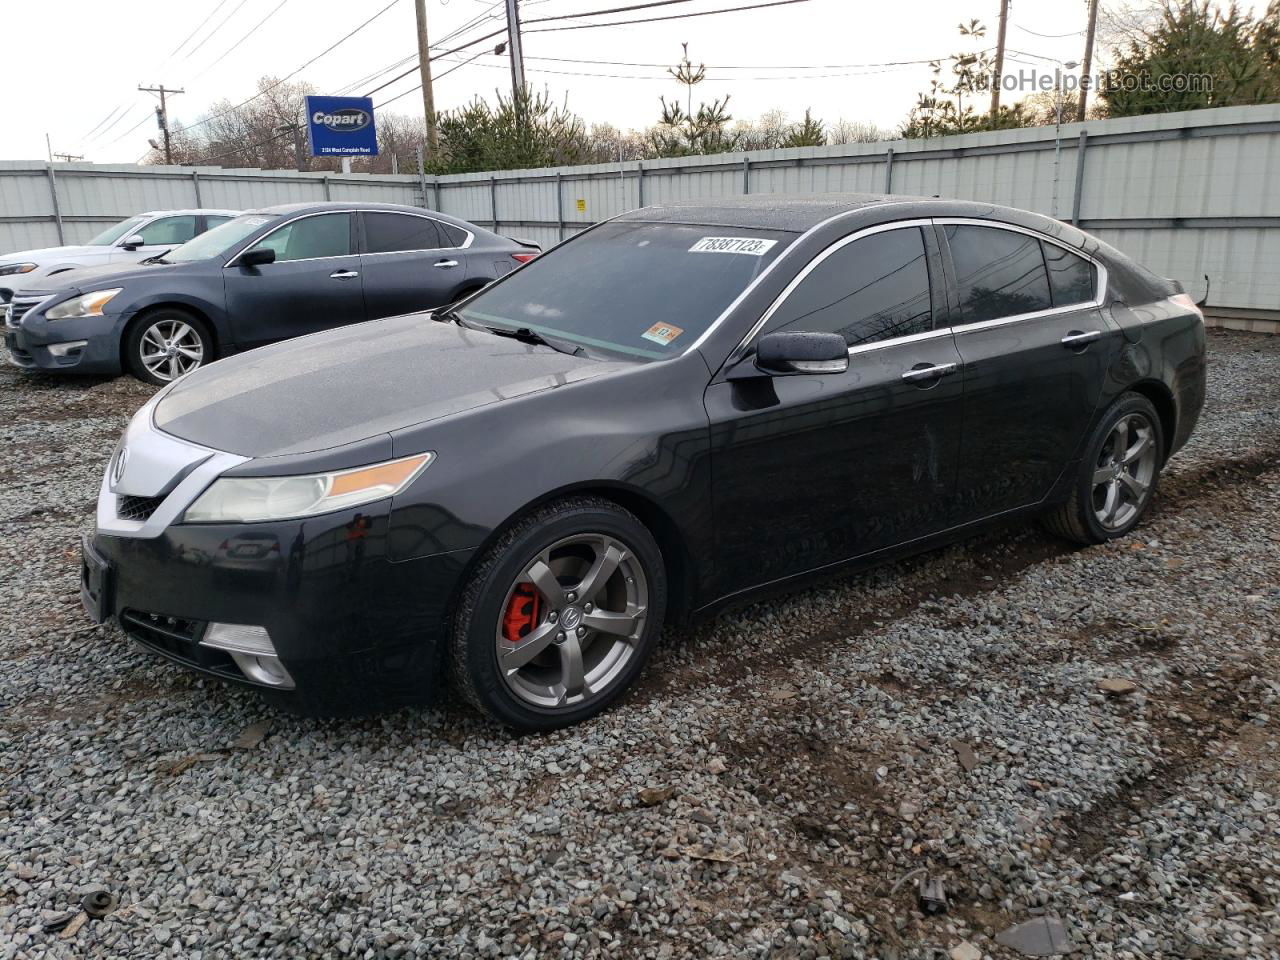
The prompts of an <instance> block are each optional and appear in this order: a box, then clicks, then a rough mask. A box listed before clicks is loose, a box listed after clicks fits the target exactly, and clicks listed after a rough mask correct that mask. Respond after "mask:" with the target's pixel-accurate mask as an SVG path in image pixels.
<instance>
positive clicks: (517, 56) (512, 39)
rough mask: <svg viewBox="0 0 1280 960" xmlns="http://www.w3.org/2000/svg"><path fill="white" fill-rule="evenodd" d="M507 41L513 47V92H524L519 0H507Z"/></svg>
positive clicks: (516, 93) (515, 93)
mask: <svg viewBox="0 0 1280 960" xmlns="http://www.w3.org/2000/svg"><path fill="white" fill-rule="evenodd" d="M507 41H508V46H509V47H510V48H511V94H512V96H513V97H515V98H516V99H519V97H520V94H522V93H524V44H523V43H522V42H521V39H520V10H519V7H518V6H517V0H507Z"/></svg>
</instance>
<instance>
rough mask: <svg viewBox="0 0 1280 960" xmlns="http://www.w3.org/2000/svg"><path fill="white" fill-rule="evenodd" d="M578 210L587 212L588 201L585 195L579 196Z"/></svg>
mask: <svg viewBox="0 0 1280 960" xmlns="http://www.w3.org/2000/svg"><path fill="white" fill-rule="evenodd" d="M578 212H579V213H586V212H587V201H586V198H585V197H579V198H578Z"/></svg>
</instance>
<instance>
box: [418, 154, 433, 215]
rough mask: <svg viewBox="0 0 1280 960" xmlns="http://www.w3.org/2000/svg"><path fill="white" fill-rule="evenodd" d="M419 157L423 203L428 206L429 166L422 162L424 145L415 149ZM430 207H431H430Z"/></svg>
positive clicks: (419, 177)
mask: <svg viewBox="0 0 1280 960" xmlns="http://www.w3.org/2000/svg"><path fill="white" fill-rule="evenodd" d="M414 154H415V155H416V156H417V159H418V186H419V187H420V188H421V189H422V205H423V206H424V207H426V206H427V168H426V165H425V164H423V162H422V147H418V148H417V149H415V150H414ZM428 209H430V208H429V207H428Z"/></svg>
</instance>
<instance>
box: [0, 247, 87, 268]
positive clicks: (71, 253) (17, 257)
mask: <svg viewBox="0 0 1280 960" xmlns="http://www.w3.org/2000/svg"><path fill="white" fill-rule="evenodd" d="M110 252H111V248H110V247H94V246H88V245H85V246H78V247H41V248H40V249H39V250H19V251H18V252H17V253H0V263H38V264H40V266H42V267H43V266H46V265H47V264H49V263H50V262H51V261H54V260H61V259H63V258H64V257H86V256H97V255H101V254H109V253H110Z"/></svg>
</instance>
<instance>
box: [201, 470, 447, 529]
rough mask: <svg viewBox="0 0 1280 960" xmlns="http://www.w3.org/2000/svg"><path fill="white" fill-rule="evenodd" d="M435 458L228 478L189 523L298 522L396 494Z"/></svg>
mask: <svg viewBox="0 0 1280 960" xmlns="http://www.w3.org/2000/svg"><path fill="white" fill-rule="evenodd" d="M434 459H435V454H434V453H420V454H418V455H416V456H412V457H403V458H401V459H399V460H388V461H386V462H385V463H378V464H374V465H373V466H368V467H357V468H356V469H354V470H338V471H335V472H333V473H313V474H306V475H304V476H297V477H222V478H220V479H218V480H215V481H214V482H213V483H212V484H210V485H209V488H208V489H207V490H205V492H204V493H202V494H200V496H199V497H197V498H196V501H195V503H193V504H191V506H189V507H187V512H186V514H185V515H184V516H183V519H184V520H185V521H186V522H188V523H253V522H256V521H262V520H292V519H296V518H298V517H310V516H314V515H315V514H318V513H329V512H331V511H333V510H342V509H345V508H347V507H357V506H359V505H360V504H363V503H371V502H373V501H374V500H381V499H383V498H384V497H390V496H394V495H395V494H397V493H399V492H400V491H401V490H403V489H404V488H405V487H407V486H408V485H409V484H410V483H412V482H413V481H414V480H415V479H416V478H417V477H418V475H419V474H421V473H422V471H423V470H425V469H427V467H428V466H430V465H431V461H433V460H434Z"/></svg>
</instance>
